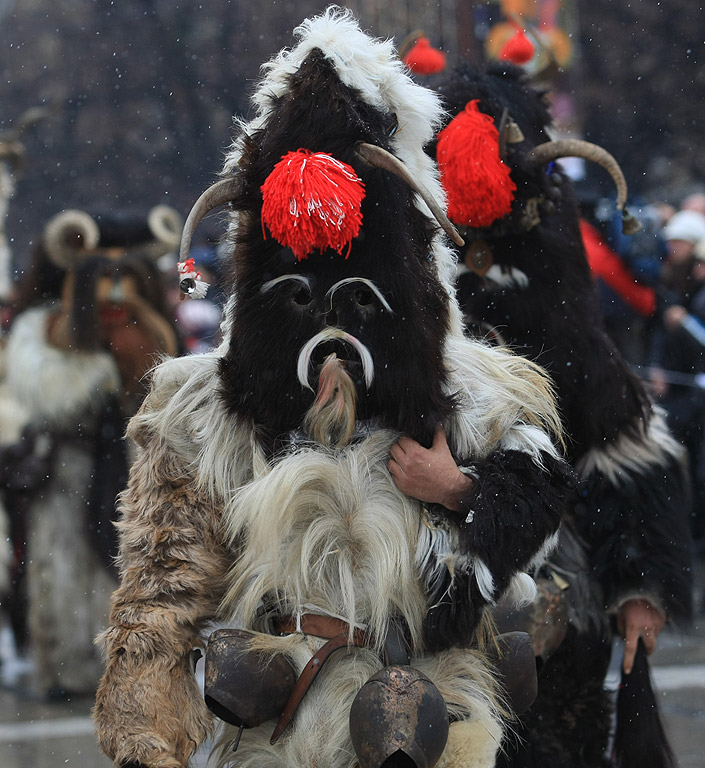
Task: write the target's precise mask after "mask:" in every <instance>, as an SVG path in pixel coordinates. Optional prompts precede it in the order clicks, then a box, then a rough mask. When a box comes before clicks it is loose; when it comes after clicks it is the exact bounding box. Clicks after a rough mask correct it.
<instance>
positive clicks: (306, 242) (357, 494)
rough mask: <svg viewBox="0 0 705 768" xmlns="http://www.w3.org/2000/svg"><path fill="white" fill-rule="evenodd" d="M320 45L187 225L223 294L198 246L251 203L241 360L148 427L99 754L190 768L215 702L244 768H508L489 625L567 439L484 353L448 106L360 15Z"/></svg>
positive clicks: (182, 363)
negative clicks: (462, 266) (467, 269)
mask: <svg viewBox="0 0 705 768" xmlns="http://www.w3.org/2000/svg"><path fill="white" fill-rule="evenodd" d="M296 34H297V36H298V42H297V44H296V45H295V46H294V47H293V48H291V49H287V50H284V51H282V52H281V53H280V54H279V55H278V56H277V57H276V58H274V59H273V60H272V61H270V62H269V63H268V64H267V65H266V66H265V68H264V72H265V74H264V78H263V80H262V82H261V83H260V85H259V87H258V89H257V91H256V93H255V95H254V106H255V111H256V115H255V117H254V119H253V120H252V121H251V122H249V123H242V124H241V125H240V129H241V130H240V134H239V135H238V137H237V138H236V140H235V143H234V145H233V148H232V150H231V152H230V154H229V155H228V158H227V161H226V166H225V170H224V175H223V178H222V180H221V181H219V182H218V183H217V184H216V185H214V186H213V187H212V188H211V189H209V190H208V191H207V192H205V193H204V194H203V196H202V197H201V198H200V199H199V201H198V202H197V203H196V205H195V206H194V209H193V211H192V213H191V215H190V216H189V218H188V219H187V223H186V226H185V229H184V243H183V246H182V261H181V263H182V271H181V276H182V283H181V285H182V288H183V290H184V291H185V292H187V293H190V294H191V295H197V294H201V295H202V294H203V288H204V286H203V285H202V284H201V280H200V278H199V275H198V274H197V271H195V270H192V271H190V272H189V270H188V259H187V249H188V241H189V239H190V236H191V232H192V229H193V227H194V226H195V225H196V224H197V222H198V221H199V220H200V219H201V218H202V217H203V216H204V215H205V214H206V213H207V212H208V211H209V210H211V209H212V208H214V207H217V206H219V205H223V204H225V203H230V204H231V206H232V209H233V212H232V214H231V226H230V233H229V243H230V248H231V252H230V255H229V261H230V263H231V274H230V281H229V288H230V300H229V303H228V306H227V310H226V333H225V339H224V342H223V344H222V345H221V346H220V347H219V348H218V349H217V350H215V351H213V352H209V353H204V354H201V355H192V356H188V357H182V358H179V359H176V360H171V361H167V362H165V363H164V364H163V365H161V366H160V367H159V368H158V369H157V370H156V371H155V373H154V375H153V378H152V386H151V390H150V393H149V395H148V396H147V398H146V400H145V402H144V404H143V405H142V408H141V409H140V411H139V413H138V414H137V415H136V416H135V417H134V418H133V419H132V421H131V422H130V426H129V429H128V434H129V435H130V436H131V437H132V438H134V439H135V440H136V441H137V443H138V444H139V445H140V455H139V459H138V460H137V461H136V462H135V463H134V464H133V467H132V471H131V475H130V481H129V485H128V490H127V491H126V493H125V494H124V495H123V496H122V498H121V518H120V522H119V529H120V558H119V565H120V571H121V576H122V582H121V585H120V587H119V589H118V590H117V591H116V593H115V595H114V598H113V607H112V613H111V626H110V628H109V629H108V630H107V631H106V632H105V633H104V634H103V636H102V638H101V642H102V644H103V647H104V648H105V652H106V659H107V668H106V672H105V675H104V677H103V680H102V682H101V685H100V688H99V690H98V695H97V700H96V707H95V710H94V719H95V722H96V727H97V732H98V737H99V740H100V744H101V746H102V748H103V749H104V750H105V752H106V753H107V754H108V755H109V756H110V757H111V758H112V759H113V760H114V762H115V764H116V765H123V766H124V765H130V766H135V765H141V766H148V767H149V768H157V766H162V767H166V766H168V767H169V768H183V767H184V766H185V765H186V764H187V761H188V759H189V757H190V755H191V754H192V753H193V752H194V750H195V749H196V748H197V747H198V745H199V744H201V743H202V742H203V741H204V740H205V739H206V738H207V736H208V734H209V733H210V732H211V730H212V728H213V717H212V715H211V714H210V713H209V709H208V706H209V707H210V708H211V709H212V711H213V712H215V713H216V714H217V715H218V716H219V717H220V718H221V719H222V720H224V721H225V722H226V723H227V725H223V731H222V733H221V735H220V738H219V739H218V740H217V743H218V745H219V746H218V747H217V748H216V756H215V757H216V763H217V764H219V765H226V764H228V765H231V764H232V763H233V761H234V762H236V763H237V764H238V765H240V766H258V767H259V766H299V767H301V768H304V766H305V767H306V768H313V766H326V768H353V766H359V767H360V768H369V767H371V766H378V765H381V764H382V763H384V765H386V766H393V765H405V766H433V765H439V766H443V767H444V768H461V766H462V768H480V767H481V766H482V767H484V768H491V767H492V766H493V765H494V763H495V757H496V752H497V749H498V747H499V744H500V742H501V738H502V733H503V730H504V728H505V725H506V722H505V715H508V713H507V712H506V709H505V707H504V706H503V705H502V703H501V702H502V700H503V693H502V685H501V682H500V680H499V673H498V671H497V668H496V667H495V666H494V664H493V663H492V662H491V661H490V653H489V650H488V647H486V646H483V643H482V639H483V636H484V635H485V632H484V631H483V630H485V629H486V630H487V631H488V632H489V628H488V627H487V624H486V622H485V620H484V618H483V616H484V608H485V606H486V605H488V604H490V603H492V602H494V601H496V600H497V599H498V598H499V597H500V596H501V595H504V594H506V593H510V594H511V595H512V596H513V598H514V599H518V600H520V601H521V600H522V599H531V598H532V597H533V595H534V582H533V580H532V579H531V578H530V576H529V575H528V574H527V571H531V570H533V568H534V567H536V565H537V564H538V563H539V562H540V561H541V560H542V559H543V557H544V555H545V554H546V552H548V551H550V549H551V547H552V546H553V543H554V541H555V538H556V534H557V529H558V526H559V523H560V520H561V516H562V510H563V504H564V501H565V497H566V495H567V494H568V493H569V492H571V489H572V474H571V473H570V470H569V468H568V467H567V465H566V464H565V463H564V462H563V460H562V459H561V457H560V455H559V451H558V450H557V448H556V447H555V446H554V444H553V441H552V439H551V437H550V435H551V434H558V432H559V431H560V427H559V422H558V417H557V414H556V411H555V410H554V405H553V400H552V395H551V392H550V388H547V378H546V377H545V375H544V373H543V371H542V370H541V369H540V368H538V367H537V366H536V365H534V364H532V363H530V362H529V361H527V360H525V359H523V358H521V357H519V356H516V355H513V354H511V353H509V352H507V351H506V350H501V349H497V348H493V347H491V346H489V345H486V344H484V343H482V342H479V341H472V340H469V339H466V338H465V337H464V334H463V329H462V323H461V317H460V312H459V309H458V305H457V303H456V301H455V297H454V294H453V289H452V285H451V280H452V277H453V274H454V259H453V254H452V251H451V250H450V248H449V247H448V243H447V241H446V239H445V235H444V234H443V231H442V230H441V227H443V228H444V229H445V230H446V231H447V233H448V234H449V236H451V237H454V238H456V239H458V238H457V233H455V231H454V230H453V228H452V227H451V226H449V223H448V221H447V218H446V217H445V215H444V214H443V211H442V207H441V206H440V205H439V204H438V202H437V200H441V201H442V199H443V196H442V192H441V189H440V186H439V183H438V177H437V173H436V170H435V166H434V164H433V163H432V161H431V160H430V158H429V157H428V156H427V155H426V154H425V152H424V151H423V147H424V144H425V143H426V142H427V141H428V140H429V139H430V138H431V137H432V135H433V130H434V127H435V126H436V125H437V123H438V120H439V119H440V116H441V112H440V109H439V103H438V100H437V97H436V96H435V95H434V94H433V93H432V92H431V91H429V90H427V89H425V88H422V87H420V86H418V85H415V84H414V83H413V82H412V81H411V79H410V78H409V77H408V75H407V74H406V72H405V69H404V67H403V64H402V63H401V62H400V61H399V59H398V58H397V57H396V55H395V53H394V49H393V46H392V45H391V43H390V42H382V41H378V40H374V39H372V38H370V37H368V36H366V35H365V34H363V33H362V31H361V30H360V28H359V27H358V25H357V23H356V22H355V20H354V18H353V17H352V15H351V14H350V13H349V12H346V11H343V10H341V9H335V8H332V9H329V10H328V11H326V12H325V13H324V14H323V15H322V16H319V17H317V18H314V19H309V20H307V21H305V22H304V23H303V24H302V25H301V26H300V27H299V28H298V29H297V30H296ZM431 211H433V212H434V213H433V215H432V214H431ZM429 463H431V465H432V467H433V477H434V478H435V480H436V483H435V486H434V487H432V488H431V490H430V491H429V492H428V493H424V498H414V497H413V495H410V494H413V488H412V486H414V487H415V477H416V475H417V473H418V472H419V471H421V473H422V474H424V472H425V473H426V474H428V464H429ZM461 468H462V469H461ZM213 620H217V621H218V622H219V623H222V624H225V625H227V626H225V627H221V628H220V629H218V630H217V631H216V632H215V633H214V634H213V635H212V637H211V639H210V642H209V643H208V649H207V652H206V662H205V663H206V671H205V679H206V689H205V701H204V696H203V694H202V692H201V691H200V690H199V686H198V684H197V682H196V678H195V676H194V674H193V671H192V658H193V656H192V650H193V649H194V648H198V647H200V646H202V645H203V643H204V639H203V638H202V637H201V634H202V633H204V632H205V631H206V630H207V628H208V626H209V623H210V622H211V621H213ZM489 645H490V647H491V646H492V645H493V644H492V643H490V644H489ZM513 647H514V648H515V649H516V646H513ZM528 662H529V665H530V669H532V670H533V674H534V678H535V668H534V664H533V654H532V653H531V652H530V650H529V658H528ZM513 701H514V700H513ZM514 703H515V706H516V705H517V702H514ZM207 705H208V706H207ZM507 706H508V705H507ZM238 726H241V727H242V728H243V729H245V728H246V730H244V733H241V735H240V737H238V735H237V733H238V728H237V727H238ZM233 749H236V750H237V751H236V754H235V755H233Z"/></svg>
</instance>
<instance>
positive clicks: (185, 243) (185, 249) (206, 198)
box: [179, 177, 240, 261]
mask: <svg viewBox="0 0 705 768" xmlns="http://www.w3.org/2000/svg"><path fill="white" fill-rule="evenodd" d="M239 191H240V185H239V183H238V181H237V179H235V178H234V177H230V178H228V179H221V180H220V181H216V183H215V184H213V185H212V186H210V187H208V189H207V190H206V191H205V192H203V194H202V195H201V196H200V197H199V198H198V200H196V202H195V203H194V204H193V208H191V212H190V213H189V215H188V217H187V219H186V223H185V224H184V229H183V231H182V233H181V247H180V248H179V261H186V259H188V256H189V251H190V250H191V238H192V237H193V233H194V231H195V230H196V227H197V226H198V225H199V224H200V222H201V220H202V219H203V218H204V217H205V216H206V215H207V214H209V213H210V212H211V211H212V210H213V209H214V208H217V207H218V206H219V205H224V204H225V203H229V202H230V201H231V200H232V199H233V198H235V197H236V196H237V195H238V193H239Z"/></svg>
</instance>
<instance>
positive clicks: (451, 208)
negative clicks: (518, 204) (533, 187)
mask: <svg viewBox="0 0 705 768" xmlns="http://www.w3.org/2000/svg"><path fill="white" fill-rule="evenodd" d="M477 104H478V99H475V100H473V101H471V102H469V103H468V104H467V105H466V107H465V109H464V110H463V111H462V112H461V113H460V114H458V115H457V116H456V117H455V118H453V120H451V122H450V123H448V125H447V126H446V127H445V128H444V129H443V130H442V131H441V132H440V133H439V134H438V145H437V151H436V156H437V159H438V167H439V169H440V172H441V182H442V184H443V187H444V188H445V191H446V194H447V197H448V218H449V219H451V221H454V222H455V223H456V224H458V225H461V226H471V227H476V228H482V227H489V226H490V224H492V222H494V221H496V220H497V219H500V218H504V216H506V215H507V214H508V213H509V212H510V211H511V208H512V201H513V200H514V192H515V191H516V184H515V183H514V181H513V179H512V177H511V175H510V170H509V167H508V166H507V165H505V163H504V162H502V160H501V159H500V157H499V131H498V130H497V128H496V127H495V124H494V120H492V118H491V117H490V116H489V115H486V114H484V113H483V112H480V110H479V109H478V106H477Z"/></svg>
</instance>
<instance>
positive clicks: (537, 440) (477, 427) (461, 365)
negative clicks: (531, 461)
mask: <svg viewBox="0 0 705 768" xmlns="http://www.w3.org/2000/svg"><path fill="white" fill-rule="evenodd" d="M444 357H445V361H446V365H447V366H448V369H449V370H448V383H447V385H446V386H447V391H448V393H449V394H450V395H452V396H454V398H455V399H456V401H457V403H458V405H457V407H456V408H455V409H454V410H453V414H452V417H451V421H450V424H449V429H448V431H449V437H450V442H451V444H452V446H453V448H454V450H455V452H456V455H458V456H459V457H466V456H467V457H473V458H484V457H486V456H487V455H488V454H489V453H491V452H492V451H493V450H497V449H501V450H519V451H524V452H526V453H529V454H531V455H532V456H533V457H534V458H535V460H536V461H537V462H538V463H539V464H540V463H541V454H542V453H543V452H545V453H548V454H549V455H551V456H553V457H558V455H559V454H558V451H557V449H556V446H555V445H554V443H553V441H552V439H551V438H552V437H553V438H554V439H555V440H556V441H557V442H558V443H560V442H561V440H562V427H561V420H560V416H559V414H558V410H557V406H556V397H555V393H554V391H553V385H552V383H551V380H550V378H549V376H548V374H547V373H546V372H545V371H544V369H543V368H541V367H540V366H539V365H536V363H533V362H531V361H530V360H528V359H526V358H525V357H521V356H520V355H516V354H514V353H512V352H511V351H510V350H508V349H506V348H502V347H494V346H491V345H490V344H488V343H485V342H483V341H479V340H474V339H468V338H464V337H459V336H457V335H454V334H449V335H448V337H447V339H446V344H445V355H444Z"/></svg>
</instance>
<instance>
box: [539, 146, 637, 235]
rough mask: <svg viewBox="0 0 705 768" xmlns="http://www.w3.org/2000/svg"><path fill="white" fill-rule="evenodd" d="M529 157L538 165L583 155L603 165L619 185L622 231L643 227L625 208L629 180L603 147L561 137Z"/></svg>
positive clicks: (632, 231)
mask: <svg viewBox="0 0 705 768" xmlns="http://www.w3.org/2000/svg"><path fill="white" fill-rule="evenodd" d="M527 156H528V158H529V159H530V160H531V161H533V162H534V163H535V164H536V165H545V164H546V163H549V162H550V161H551V160H558V159H559V158H561V157H582V158H584V159H585V160H591V161H592V162H593V163H597V164H598V165H601V166H602V167H603V168H604V169H605V170H606V171H607V173H609V175H610V176H611V177H612V179H613V181H614V183H615V185H616V186H617V208H618V209H619V210H620V211H621V212H622V232H624V234H625V235H633V234H634V233H635V232H638V231H639V230H640V229H641V224H640V223H639V221H637V219H635V218H634V216H632V215H631V213H629V211H628V210H627V209H626V208H625V204H626V202H627V182H626V179H625V178H624V174H623V173H622V169H621V168H620V167H619V163H618V162H617V161H616V160H615V159H614V157H613V156H612V155H611V154H610V153H609V152H608V151H607V150H606V149H603V148H602V147H600V146H598V145H597V144H593V143H591V142H589V141H582V140H580V139H559V140H557V141H547V142H545V143H544V144H539V145H538V146H536V147H534V148H533V149H532V150H531V152H529V153H528V155H527Z"/></svg>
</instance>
